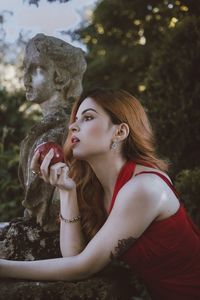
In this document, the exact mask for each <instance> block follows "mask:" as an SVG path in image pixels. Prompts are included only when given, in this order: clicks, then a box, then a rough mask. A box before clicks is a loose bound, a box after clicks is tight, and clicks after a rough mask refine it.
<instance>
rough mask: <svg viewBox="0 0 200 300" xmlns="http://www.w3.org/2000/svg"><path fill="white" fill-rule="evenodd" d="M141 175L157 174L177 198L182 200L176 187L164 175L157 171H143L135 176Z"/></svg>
mask: <svg viewBox="0 0 200 300" xmlns="http://www.w3.org/2000/svg"><path fill="white" fill-rule="evenodd" d="M141 174H155V175H157V176H159V177H160V178H161V179H162V180H164V181H165V183H166V184H167V185H168V186H169V188H170V189H171V190H172V191H173V192H174V194H175V195H176V197H177V198H178V199H179V200H180V199H181V198H180V195H179V193H178V192H177V190H176V189H175V187H174V186H173V184H172V183H171V182H170V180H169V179H168V178H167V177H166V176H165V175H163V174H161V173H159V172H156V171H142V172H139V173H137V174H135V176H138V175H141Z"/></svg>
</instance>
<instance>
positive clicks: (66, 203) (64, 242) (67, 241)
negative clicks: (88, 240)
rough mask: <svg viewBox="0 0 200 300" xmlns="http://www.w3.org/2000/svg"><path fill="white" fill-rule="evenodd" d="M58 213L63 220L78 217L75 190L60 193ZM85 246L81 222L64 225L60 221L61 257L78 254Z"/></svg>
mask: <svg viewBox="0 0 200 300" xmlns="http://www.w3.org/2000/svg"><path fill="white" fill-rule="evenodd" d="M60 211H61V214H62V216H63V217H64V218H65V219H73V218H74V217H77V216H79V215H80V212H79V207H78V203H77V196H76V190H72V191H69V192H67V191H60ZM84 246H85V241H84V237H83V233H82V229H81V222H80V221H78V222H75V223H66V222H64V221H62V220H61V221H60V249H61V253H62V255H63V257H66V256H73V255H77V254H78V253H80V252H81V251H82V250H83V249H84Z"/></svg>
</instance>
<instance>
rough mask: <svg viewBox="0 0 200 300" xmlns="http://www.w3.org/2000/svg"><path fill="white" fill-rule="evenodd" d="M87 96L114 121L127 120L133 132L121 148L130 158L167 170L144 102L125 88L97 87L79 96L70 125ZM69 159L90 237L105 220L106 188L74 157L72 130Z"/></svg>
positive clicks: (86, 229) (114, 122)
mask: <svg viewBox="0 0 200 300" xmlns="http://www.w3.org/2000/svg"><path fill="white" fill-rule="evenodd" d="M86 97H90V98H92V99H93V100H94V101H95V102H96V103H97V104H98V105H100V106H101V107H102V108H103V109H104V110H105V111H106V113H107V114H108V115H109V116H110V119H111V121H112V123H113V124H121V123H126V124H128V126H129V129H130V132H129V135H128V137H127V139H126V140H125V142H124V144H123V147H122V155H123V157H124V158H126V159H127V160H133V161H135V162H137V163H139V164H144V165H145V164H147V165H150V166H153V167H154V168H157V169H160V170H162V171H166V170H167V168H168V164H167V163H166V161H164V160H162V159H160V158H159V157H158V156H157V154H156V150H155V139H154V135H153V132H152V128H151V125H150V122H149V120H148V117H147V114H146V112H145V110H144V108H143V106H142V105H141V103H140V102H139V101H138V100H137V99H136V98H135V97H133V96H132V95H131V94H129V93H128V92H126V91H124V90H107V89H106V90H102V89H97V90H94V91H91V92H89V93H88V94H87V95H85V96H82V97H80V99H78V100H77V101H76V102H75V103H74V105H73V108H72V113H71V117H70V124H71V123H73V122H75V118H76V114H77V111H78V108H79V106H80V104H81V103H82V102H83V101H84V99H85V98H86ZM64 154H65V159H66V161H67V162H68V163H69V164H70V176H71V177H72V178H73V179H74V180H75V182H76V185H77V197H78V203H79V208H80V211H81V214H82V225H83V230H84V232H85V235H86V237H87V238H88V240H89V239H91V238H92V237H93V236H94V235H95V234H96V232H97V231H98V230H99V229H100V227H101V226H102V225H103V223H104V221H105V212H104V210H103V204H102V203H103V199H100V197H102V198H103V188H102V186H101V184H100V182H99V181H98V179H97V177H96V175H95V174H94V172H93V170H92V169H91V167H90V166H89V164H88V163H87V162H85V161H83V160H78V159H75V158H73V155H72V150H71V132H69V134H68V137H67V140H66V142H65V145H64Z"/></svg>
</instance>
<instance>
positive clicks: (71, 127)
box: [69, 122, 80, 132]
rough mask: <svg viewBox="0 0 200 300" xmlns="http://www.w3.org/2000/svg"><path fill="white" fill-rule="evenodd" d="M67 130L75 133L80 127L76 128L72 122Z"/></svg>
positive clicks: (76, 125)
mask: <svg viewBox="0 0 200 300" xmlns="http://www.w3.org/2000/svg"><path fill="white" fill-rule="evenodd" d="M69 130H71V131H72V132H77V131H80V127H79V126H78V124H77V122H74V123H72V124H71V125H69Z"/></svg>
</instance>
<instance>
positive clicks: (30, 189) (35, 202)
mask: <svg viewBox="0 0 200 300" xmlns="http://www.w3.org/2000/svg"><path fill="white" fill-rule="evenodd" d="M85 70H86V62H85V58H84V53H83V51H82V50H81V49H80V48H76V47H73V46H72V45H70V44H68V43H66V42H64V41H63V40H60V39H58V38H55V37H52V36H46V35H44V34H37V35H36V36H35V37H33V38H32V39H31V40H30V41H29V42H28V44H27V46H26V49H25V57H24V85H25V88H26V99H27V100H28V101H30V102H32V103H37V104H39V105H40V107H41V110H42V114H43V118H42V119H41V120H40V121H39V122H38V123H37V124H36V125H34V126H33V127H32V128H31V130H30V132H28V134H27V136H26V138H25V139H24V140H23V141H22V143H21V146H20V163H19V179H20V181H21V183H22V185H23V187H24V192H25V196H24V200H23V202H22V204H23V206H24V207H25V215H24V216H25V219H35V220H36V223H37V224H40V225H41V226H42V227H43V229H44V230H46V231H54V230H55V228H56V222H55V221H56V218H57V216H56V213H57V210H56V209H55V208H56V207H58V201H57V202H56V197H57V196H56V194H57V193H56V190H55V188H54V187H52V186H51V185H49V184H47V183H45V182H44V181H43V180H42V179H40V178H39V177H38V176H37V175H35V174H33V173H32V172H31V170H30V162H31V159H32V156H33V152H34V149H35V148H36V147H37V145H39V144H41V143H43V142H47V141H53V142H56V143H58V144H60V145H62V144H63V141H64V139H65V136H66V133H67V127H68V126H67V125H68V113H67V111H69V104H70V103H71V102H72V101H73V99H75V98H77V97H78V96H79V95H80V94H81V92H82V78H83V74H84V72H85ZM55 212H56V213H55Z"/></svg>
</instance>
